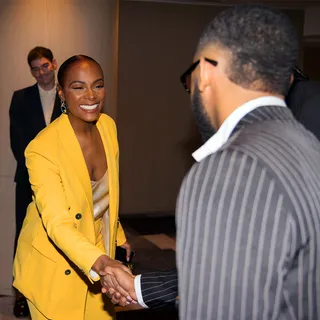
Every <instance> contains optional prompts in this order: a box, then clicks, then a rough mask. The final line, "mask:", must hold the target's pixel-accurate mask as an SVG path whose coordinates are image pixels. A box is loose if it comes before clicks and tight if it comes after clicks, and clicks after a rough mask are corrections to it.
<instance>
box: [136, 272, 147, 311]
mask: <svg viewBox="0 0 320 320" xmlns="http://www.w3.org/2000/svg"><path fill="white" fill-rule="evenodd" d="M134 291H135V292H136V296H137V299H138V303H139V304H140V306H141V307H143V308H149V307H148V306H147V305H146V304H145V303H144V301H143V297H142V292H141V274H139V275H137V276H136V277H135V278H134Z"/></svg>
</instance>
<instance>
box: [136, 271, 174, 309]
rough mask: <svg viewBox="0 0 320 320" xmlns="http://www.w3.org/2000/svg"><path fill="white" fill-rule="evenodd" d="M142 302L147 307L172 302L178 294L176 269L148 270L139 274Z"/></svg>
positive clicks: (161, 305) (155, 306)
mask: <svg viewBox="0 0 320 320" xmlns="http://www.w3.org/2000/svg"><path fill="white" fill-rule="evenodd" d="M141 293H142V297H143V302H144V303H145V304H146V305H147V306H148V307H149V308H157V307H163V306H165V305H168V304H173V303H175V301H176V297H177V295H178V277H177V270H172V271H163V272H160V271H159V272H149V273H145V274H143V275H142V276H141Z"/></svg>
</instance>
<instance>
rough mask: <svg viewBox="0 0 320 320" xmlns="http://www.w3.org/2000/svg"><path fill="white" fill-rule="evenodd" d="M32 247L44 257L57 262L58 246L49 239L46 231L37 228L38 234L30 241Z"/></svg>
mask: <svg viewBox="0 0 320 320" xmlns="http://www.w3.org/2000/svg"><path fill="white" fill-rule="evenodd" d="M32 247H33V248H34V249H36V250H37V251H38V252H39V253H40V254H42V255H43V256H44V257H46V258H48V259H49V260H51V261H53V262H57V260H58V259H59V253H58V250H59V249H58V248H57V247H56V246H55V245H54V243H53V242H52V241H51V240H50V238H49V237H48V235H47V233H46V232H45V231H44V230H41V229H40V230H39V232H38V234H37V235H36V236H35V238H34V239H33V241H32Z"/></svg>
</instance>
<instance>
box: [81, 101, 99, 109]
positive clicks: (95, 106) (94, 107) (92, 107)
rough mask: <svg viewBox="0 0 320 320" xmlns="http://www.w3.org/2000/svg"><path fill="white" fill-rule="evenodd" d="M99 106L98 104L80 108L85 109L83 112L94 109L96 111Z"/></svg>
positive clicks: (83, 105)
mask: <svg viewBox="0 0 320 320" xmlns="http://www.w3.org/2000/svg"><path fill="white" fill-rule="evenodd" d="M98 106H99V104H98V103H97V104H92V105H85V104H82V105H81V106H80V108H81V109H83V110H94V109H96V108H97V107H98Z"/></svg>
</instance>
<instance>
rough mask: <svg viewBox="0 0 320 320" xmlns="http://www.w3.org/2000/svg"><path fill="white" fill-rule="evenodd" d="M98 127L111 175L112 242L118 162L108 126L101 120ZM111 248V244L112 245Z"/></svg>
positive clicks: (111, 241) (115, 211) (110, 229)
mask: <svg viewBox="0 0 320 320" xmlns="http://www.w3.org/2000/svg"><path fill="white" fill-rule="evenodd" d="M97 127H98V130H99V132H100V136H101V139H102V142H103V146H104V150H105V153H106V158H107V164H108V177H109V226H110V227H109V233H110V234H109V237H110V244H111V243H113V241H114V230H115V227H116V222H117V221H116V219H117V216H118V214H117V212H118V198H119V176H118V169H117V163H116V158H115V150H114V146H113V143H112V137H111V134H110V131H109V130H108V127H107V126H105V127H104V126H101V122H99V121H98V122H97ZM110 248H111V245H110Z"/></svg>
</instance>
